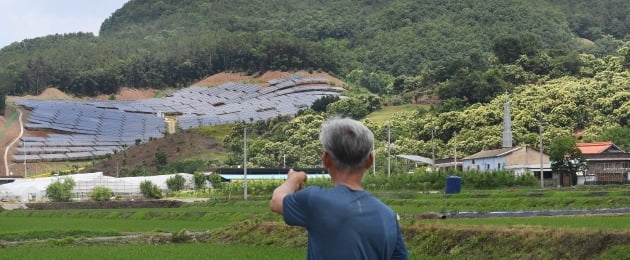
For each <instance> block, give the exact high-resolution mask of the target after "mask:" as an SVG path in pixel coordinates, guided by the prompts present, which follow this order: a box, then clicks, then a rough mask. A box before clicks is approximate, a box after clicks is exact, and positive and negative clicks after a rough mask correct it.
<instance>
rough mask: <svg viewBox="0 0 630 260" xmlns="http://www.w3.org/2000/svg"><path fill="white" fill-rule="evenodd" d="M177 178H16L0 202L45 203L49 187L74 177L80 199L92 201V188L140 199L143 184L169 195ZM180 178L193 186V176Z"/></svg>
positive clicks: (0, 193)
mask: <svg viewBox="0 0 630 260" xmlns="http://www.w3.org/2000/svg"><path fill="white" fill-rule="evenodd" d="M175 175H177V174H169V175H157V176H139V177H125V178H116V177H111V176H104V175H103V173H102V172H95V173H83V174H73V175H65V176H55V177H46V178H35V179H28V178H26V179H16V180H15V181H14V182H12V183H7V184H2V185H0V201H21V202H28V201H41V200H46V187H48V185H50V184H51V183H53V182H55V181H57V180H60V179H64V178H71V179H73V180H74V182H75V183H76V186H75V187H74V189H72V192H73V193H74V194H75V198H77V199H87V198H89V196H90V193H91V192H92V189H94V187H99V186H103V187H107V188H109V189H111V190H112V192H113V193H114V194H116V195H117V196H123V197H129V196H141V194H140V183H141V182H143V181H145V180H149V181H151V182H152V183H153V184H155V185H157V186H158V187H159V188H160V189H161V190H162V191H164V192H166V191H167V190H168V187H167V185H166V180H167V179H168V178H171V177H173V176H175ZM178 175H181V176H182V177H184V179H185V180H186V186H188V187H193V186H194V181H193V175H192V174H189V173H178Z"/></svg>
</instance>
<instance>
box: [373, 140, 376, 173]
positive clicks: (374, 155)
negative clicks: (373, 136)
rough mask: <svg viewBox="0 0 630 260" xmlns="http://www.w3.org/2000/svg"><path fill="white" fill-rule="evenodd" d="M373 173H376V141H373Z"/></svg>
mask: <svg viewBox="0 0 630 260" xmlns="http://www.w3.org/2000/svg"><path fill="white" fill-rule="evenodd" d="M372 175H376V150H374V142H372Z"/></svg>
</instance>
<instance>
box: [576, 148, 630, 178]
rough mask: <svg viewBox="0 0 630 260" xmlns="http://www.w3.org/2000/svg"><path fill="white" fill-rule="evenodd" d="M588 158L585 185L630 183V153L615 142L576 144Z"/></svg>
mask: <svg viewBox="0 0 630 260" xmlns="http://www.w3.org/2000/svg"><path fill="white" fill-rule="evenodd" d="M575 146H576V147H577V148H578V149H580V151H581V152H582V154H584V157H585V158H586V165H587V169H586V172H585V173H584V177H585V182H584V183H585V184H605V183H627V182H630V179H629V176H628V173H629V172H630V153H628V152H626V151H624V150H623V149H621V148H620V147H619V146H617V145H615V144H614V143H613V142H591V143H576V144H575Z"/></svg>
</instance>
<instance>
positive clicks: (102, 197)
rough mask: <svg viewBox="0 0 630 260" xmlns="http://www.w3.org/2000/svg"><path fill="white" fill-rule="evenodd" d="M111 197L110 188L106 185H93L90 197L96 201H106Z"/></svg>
mask: <svg viewBox="0 0 630 260" xmlns="http://www.w3.org/2000/svg"><path fill="white" fill-rule="evenodd" d="M111 197H112V190H111V189H110V188H107V187H102V186H101V187H94V189H92V193H90V198H92V199H93V200H96V201H108V200H109V199H110V198H111Z"/></svg>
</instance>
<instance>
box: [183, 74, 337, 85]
mask: <svg viewBox="0 0 630 260" xmlns="http://www.w3.org/2000/svg"><path fill="white" fill-rule="evenodd" d="M293 74H298V75H300V76H302V77H316V78H326V79H328V80H329V81H330V82H331V83H334V84H335V85H337V86H344V85H345V84H344V83H343V82H342V81H341V80H339V79H338V78H335V77H333V76H331V75H330V74H328V73H325V72H307V71H297V72H287V71H267V72H265V73H258V74H252V75H248V74H246V73H244V72H238V73H237V72H221V73H217V74H214V75H212V76H210V77H207V78H205V79H203V80H201V81H199V82H197V83H195V84H194V85H197V86H217V85H221V84H223V83H227V82H246V83H253V84H257V85H262V86H267V81H269V80H272V79H279V78H286V77H289V76H291V75H293Z"/></svg>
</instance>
